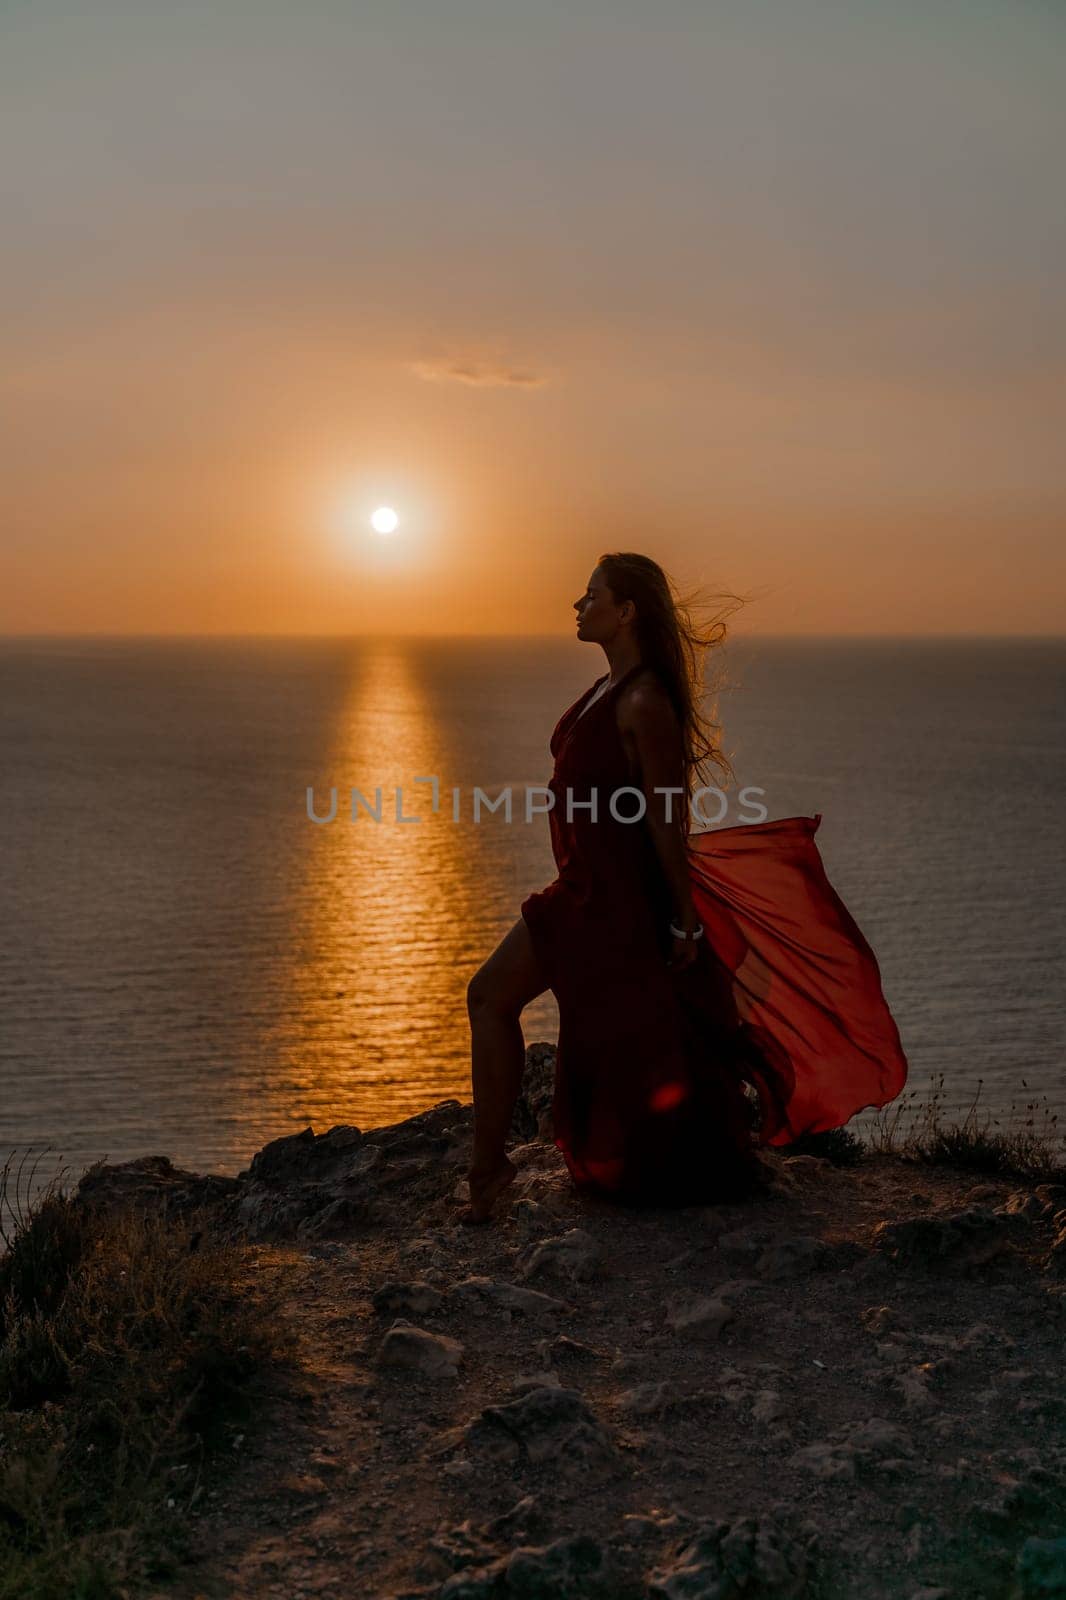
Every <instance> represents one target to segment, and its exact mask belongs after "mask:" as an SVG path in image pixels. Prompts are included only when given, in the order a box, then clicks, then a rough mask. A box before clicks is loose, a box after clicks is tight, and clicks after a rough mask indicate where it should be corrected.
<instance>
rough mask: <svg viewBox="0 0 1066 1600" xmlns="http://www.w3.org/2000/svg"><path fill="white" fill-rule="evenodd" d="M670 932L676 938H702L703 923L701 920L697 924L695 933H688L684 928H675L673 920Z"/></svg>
mask: <svg viewBox="0 0 1066 1600" xmlns="http://www.w3.org/2000/svg"><path fill="white" fill-rule="evenodd" d="M670 932H671V933H672V934H673V936H674V938H675V939H702V938H703V923H702V922H700V923H698V924H697V926H696V931H695V933H686V932H685V930H684V928H675V927H674V925H673V923H672V922H671V924H670Z"/></svg>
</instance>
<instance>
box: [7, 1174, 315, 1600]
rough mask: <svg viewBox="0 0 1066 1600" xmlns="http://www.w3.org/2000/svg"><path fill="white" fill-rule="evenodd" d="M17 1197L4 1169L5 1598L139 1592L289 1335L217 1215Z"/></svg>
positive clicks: (179, 1546) (173, 1559)
mask: <svg viewBox="0 0 1066 1600" xmlns="http://www.w3.org/2000/svg"><path fill="white" fill-rule="evenodd" d="M21 1183H22V1167H21V1166H20V1168H19V1170H18V1172H17V1173H16V1174H15V1175H14V1176H13V1175H12V1172H11V1164H10V1162H9V1163H8V1164H6V1165H5V1166H4V1167H3V1169H2V1170H0V1237H2V1238H3V1241H4V1244H5V1246H6V1254H4V1255H3V1256H0V1600H16V1597H17V1600H105V1597H111V1596H119V1595H123V1596H129V1595H133V1594H135V1593H136V1592H137V1591H138V1590H139V1589H140V1588H141V1586H142V1585H147V1584H150V1583H151V1582H152V1581H153V1580H158V1579H160V1578H163V1577H165V1576H166V1575H167V1574H168V1573H170V1572H172V1571H173V1570H175V1567H176V1565H177V1564H178V1563H179V1562H180V1559H181V1554H182V1550H183V1547H184V1538H185V1531H184V1530H185V1523H186V1514H187V1512H188V1510H189V1508H190V1507H192V1506H194V1505H195V1504H196V1502H197V1500H198V1499H199V1497H200V1495H201V1494H202V1493H203V1484H204V1473H205V1470H206V1469H208V1468H209V1467H210V1466H211V1464H212V1463H213V1462H216V1461H217V1460H218V1458H219V1457H220V1455H221V1453H222V1452H223V1451H224V1450H225V1448H226V1446H227V1445H228V1444H229V1442H230V1440H231V1436H232V1430H233V1429H235V1428H237V1427H241V1426H243V1427H247V1426H248V1425H249V1416H250V1414H251V1408H252V1405H253V1399H254V1380H255V1377H256V1375H257V1374H258V1373H260V1372H262V1371H263V1370H264V1369H265V1368H267V1367H268V1366H269V1365H270V1364H271V1363H273V1362H274V1361H275V1360H279V1359H284V1357H285V1355H286V1354H287V1348H285V1347H283V1346H282V1344H281V1343H280V1342H279V1335H278V1331H277V1330H278V1328H279V1327H280V1326H282V1324H281V1322H280V1320H279V1318H278V1317H277V1315H276V1307H275V1306H274V1305H273V1304H272V1303H271V1301H270V1297H269V1293H265V1292H263V1291H262V1290H261V1289H260V1288H259V1286H258V1285H257V1284H256V1282H255V1281H254V1278H253V1275H252V1274H251V1273H250V1272H249V1270H248V1264H247V1261H246V1258H245V1257H244V1255H243V1254H242V1252H241V1251H240V1250H239V1249H238V1248H235V1247H234V1246H232V1245H226V1244H224V1243H222V1242H220V1241H218V1240H215V1239H213V1238H212V1237H211V1234H210V1223H209V1220H208V1219H207V1218H205V1217H194V1218H189V1219H185V1220H183V1221H180V1222H176V1221H173V1220H168V1219H166V1218H165V1217H163V1216H160V1215H151V1214H141V1213H137V1212H123V1213H112V1214H107V1215H100V1216H93V1215H91V1214H89V1213H88V1212H87V1211H86V1210H85V1209H84V1208H82V1207H80V1206H78V1205H77V1204H75V1203H74V1202H73V1201H72V1200H71V1199H70V1198H69V1197H67V1196H65V1195H64V1194H63V1193H62V1192H61V1191H60V1189H59V1180H58V1178H57V1179H53V1181H52V1183H51V1184H50V1185H49V1186H48V1188H47V1189H46V1190H45V1192H44V1193H43V1195H41V1196H40V1197H39V1198H38V1199H37V1200H36V1201H35V1202H34V1203H33V1204H32V1205H30V1204H28V1203H27V1202H26V1201H25V1199H24V1198H23V1196H22V1194H21V1192H20V1191H21ZM31 1183H32V1174H31Z"/></svg>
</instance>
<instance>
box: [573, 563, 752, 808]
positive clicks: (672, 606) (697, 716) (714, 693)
mask: <svg viewBox="0 0 1066 1600" xmlns="http://www.w3.org/2000/svg"><path fill="white" fill-rule="evenodd" d="M596 564H597V566H598V567H599V569H600V571H601V572H602V573H603V577H604V581H605V582H606V584H607V587H608V588H609V589H610V591H611V594H612V595H613V596H614V600H615V603H616V604H620V603H621V602H622V601H623V600H632V602H633V604H634V605H635V606H636V622H635V636H636V639H637V643H638V644H639V646H640V654H641V658H642V660H643V661H644V662H645V663H646V664H647V665H648V666H649V667H652V668H654V670H655V672H656V674H657V676H658V678H659V680H660V682H661V683H662V685H663V687H664V688H665V689H666V691H667V693H668V694H669V696H670V699H671V701H672V703H673V707H674V711H675V712H676V714H677V720H678V722H679V723H680V726H681V740H682V747H683V750H684V771H685V793H684V795H683V796H682V800H681V811H682V817H683V822H684V827H685V830H686V831H687V830H688V827H689V819H690V801H691V796H692V794H693V792H694V791H695V790H696V789H698V788H700V787H702V786H703V785H704V784H708V786H709V780H708V779H707V777H706V775H705V771H704V769H705V767H707V766H708V765H710V766H712V767H714V768H715V769H716V770H717V773H718V775H719V777H720V778H722V779H724V782H725V784H726V786H728V785H729V784H730V783H733V782H735V781H736V774H735V773H734V771H733V768H732V766H731V764H730V762H729V759H728V757H727V756H726V754H725V752H724V751H723V750H722V747H721V735H722V728H721V724H720V723H719V722H718V720H717V719H718V696H719V693H720V691H721V689H722V688H723V687H724V683H723V678H722V671H721V668H720V667H719V668H718V669H717V670H716V672H715V674H714V676H713V678H712V681H711V683H710V684H708V682H707V675H706V657H707V655H708V653H709V652H710V651H712V650H717V649H719V648H720V647H721V646H722V645H723V644H724V643H725V640H726V636H727V634H728V631H729V630H728V627H727V618H729V617H730V616H732V614H733V612H734V611H736V610H738V609H739V607H741V606H742V605H744V604H746V601H745V600H744V598H742V597H741V596H738V595H733V594H728V593H726V594H725V595H724V596H723V595H721V594H719V595H717V596H716V597H715V600H716V602H717V603H716V605H715V607H714V609H713V610H712V611H710V613H709V614H708V615H707V617H706V619H705V620H704V621H703V622H702V623H700V624H697V622H696V621H695V619H694V608H696V607H697V606H701V607H702V603H703V602H702V601H701V598H700V597H701V591H699V590H697V591H695V592H693V593H691V594H689V595H687V596H681V595H680V594H679V593H678V592H677V590H676V588H675V586H674V584H673V583H672V581H671V579H670V578H669V577H668V576H667V574H666V573H665V572H664V571H663V569H662V567H660V566H659V564H658V562H656V561H652V560H651V558H650V556H641V555H635V554H633V553H632V552H630V551H613V552H611V553H609V554H607V555H602V556H600V558H599V560H598V562H597V563H596ZM704 700H707V701H708V707H707V712H706V714H705V713H704V712H703V711H702V710H701V703H702V702H703V701H704Z"/></svg>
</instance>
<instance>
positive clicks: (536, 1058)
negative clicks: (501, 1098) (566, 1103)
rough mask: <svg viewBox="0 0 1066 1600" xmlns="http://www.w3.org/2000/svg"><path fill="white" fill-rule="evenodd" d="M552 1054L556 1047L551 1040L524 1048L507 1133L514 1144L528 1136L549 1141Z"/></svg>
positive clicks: (550, 1135)
mask: <svg viewBox="0 0 1066 1600" xmlns="http://www.w3.org/2000/svg"><path fill="white" fill-rule="evenodd" d="M555 1056H556V1047H555V1046H554V1045H552V1044H531V1045H529V1046H528V1047H527V1049H526V1064H525V1069H524V1071H523V1073H522V1084H521V1088H520V1089H519V1091H518V1098H517V1100H516V1101H515V1108H514V1114H513V1116H512V1118H511V1131H510V1137H511V1138H512V1139H514V1140H515V1141H516V1142H517V1143H518V1144H526V1143H528V1142H529V1141H530V1140H532V1139H539V1140H542V1141H544V1142H545V1143H548V1144H550V1143H551V1140H552V1138H553V1126H552V1101H553V1099H554V1097H555Z"/></svg>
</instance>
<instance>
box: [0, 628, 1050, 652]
mask: <svg viewBox="0 0 1066 1600" xmlns="http://www.w3.org/2000/svg"><path fill="white" fill-rule="evenodd" d="M34 639H37V640H68V641H70V642H76V641H104V640H108V641H115V642H118V641H122V640H127V641H130V642H136V641H142V642H143V641H152V642H157V641H163V640H174V641H180V640H189V641H194V640H217V641H223V640H242V639H247V640H253V639H255V640H276V639H292V640H299V641H301V642H304V643H310V642H313V641H317V640H323V641H326V642H330V641H332V642H340V641H343V640H348V641H349V642H351V643H355V642H357V641H363V640H375V639H376V640H382V641H384V640H401V639H403V640H415V639H424V640H427V641H429V640H434V641H439V640H448V641H450V642H452V643H454V642H456V641H458V640H486V641H488V640H491V641H493V642H497V643H498V642H500V641H501V640H506V641H507V642H508V643H512V644H516V643H519V642H520V641H522V640H530V641H542V642H543V641H548V640H550V641H552V642H561V641H562V640H564V639H574V635H573V633H572V632H569V631H568V632H566V633H506V632H505V633H404V632H400V631H389V632H374V633H356V632H351V633H349V632H329V633H305V632H296V631H286V632H270V633H266V632H255V631H252V630H240V631H236V632H223V631H220V630H214V631H212V632H196V631H193V630H187V631H181V632H175V631H170V632H166V633H132V632H115V631H112V632H106V633H103V632H81V631H79V632H74V631H66V630H64V631H49V630H44V629H42V630H39V631H36V630H35V631H29V630H25V631H20V632H17V633H5V632H0V643H4V644H8V643H18V642H25V641H30V640H34ZM741 639H742V640H760V639H762V640H766V639H782V640H785V639H787V640H791V641H800V640H830V639H834V640H847V641H848V642H850V643H861V642H863V641H866V640H870V641H877V640H885V641H887V640H894V641H897V642H898V641H901V640H914V641H923V640H924V641H929V642H932V641H934V640H936V641H946V640H959V641H966V642H969V643H973V642H975V641H981V642H985V643H990V642H992V641H994V640H1003V641H1011V642H1018V641H1020V640H1023V639H1024V640H1032V641H1033V642H1034V643H1035V642H1042V643H1051V642H1054V643H1060V642H1062V641H1066V631H1063V632H1062V633H986V632H980V631H978V632H973V633H961V632H959V633H839V632H833V631H826V632H824V633H814V632H803V633H797V632H786V631H783V630H781V631H772V632H771V631H767V632H758V633H756V632H740V631H739V630H737V631H734V632H733V633H731V634H730V635H729V636H728V637H727V638H726V640H725V644H724V645H723V646H715V647H714V648H725V647H727V646H728V645H729V644H730V643H731V642H735V641H736V640H741ZM574 642H575V643H580V644H586V643H595V642H596V641H594V640H584V639H582V640H575V641H574Z"/></svg>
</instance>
